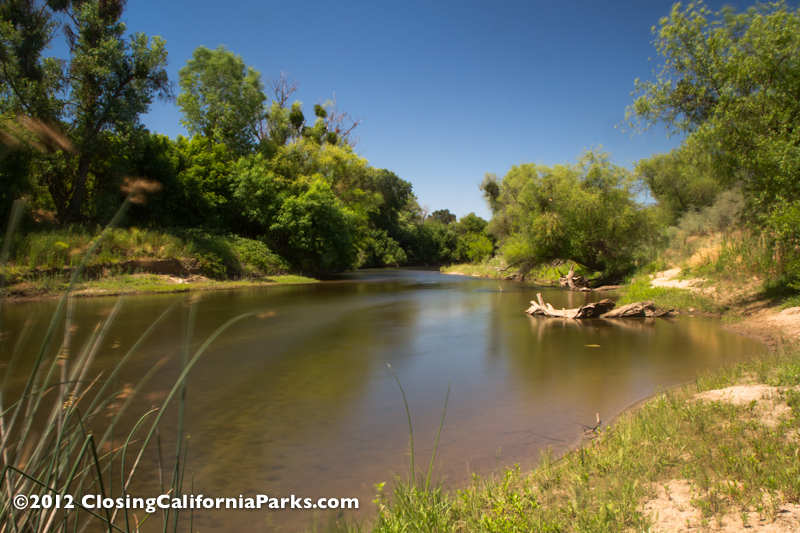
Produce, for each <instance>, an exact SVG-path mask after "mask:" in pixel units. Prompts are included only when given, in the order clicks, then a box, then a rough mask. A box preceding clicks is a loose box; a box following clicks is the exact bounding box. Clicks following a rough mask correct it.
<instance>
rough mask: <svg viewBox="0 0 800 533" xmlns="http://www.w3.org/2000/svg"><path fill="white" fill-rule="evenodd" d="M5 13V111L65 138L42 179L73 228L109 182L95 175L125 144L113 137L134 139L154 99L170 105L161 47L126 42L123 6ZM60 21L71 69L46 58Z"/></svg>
mask: <svg viewBox="0 0 800 533" xmlns="http://www.w3.org/2000/svg"><path fill="white" fill-rule="evenodd" d="M1 6H2V7H1V8H0V15H2V21H0V66H1V67H2V68H0V82H2V83H0V98H1V99H0V108H2V110H3V112H5V113H6V114H7V116H9V115H12V114H17V113H20V114H24V115H26V116H28V117H31V118H32V119H33V120H32V121H28V122H27V123H28V124H33V125H35V126H36V128H38V131H39V132H41V131H45V130H47V131H51V132H52V131H53V130H61V131H62V132H63V133H65V134H66V136H67V137H68V138H69V140H70V141H71V143H55V144H52V143H51V144H50V145H49V146H45V147H44V148H45V150H44V152H45V155H44V156H43V157H42V159H41V161H40V165H39V169H40V173H41V179H42V180H43V181H44V183H45V184H46V186H47V188H48V190H49V192H50V195H51V197H52V201H53V207H54V208H55V209H56V213H57V216H58V219H59V220H60V221H61V222H73V221H77V220H79V219H81V217H82V212H81V210H82V207H83V206H84V204H85V200H86V195H87V191H88V190H89V189H90V188H94V186H95V185H96V183H93V182H97V181H100V180H102V179H103V176H102V175H101V174H99V173H97V172H96V170H97V167H98V165H99V164H101V163H102V161H103V159H104V158H105V157H107V156H108V155H109V154H110V153H112V152H115V151H117V150H118V147H119V146H120V145H123V146H124V144H125V143H114V142H110V137H111V136H118V137H119V136H121V137H123V138H124V137H126V136H129V135H131V134H132V133H133V132H134V131H135V130H136V129H137V128H138V127H139V116H140V115H141V114H142V113H145V112H146V111H147V110H148V108H149V106H150V104H151V103H152V101H153V99H154V98H155V97H160V98H165V99H168V98H171V97H172V92H171V87H170V85H169V81H168V78H167V73H166V70H165V66H166V62H167V51H166V48H165V46H164V40H163V39H161V38H160V37H155V38H153V39H152V40H150V39H148V37H147V36H145V35H144V34H142V33H135V34H133V35H132V36H130V38H127V39H126V38H125V31H126V27H125V24H124V23H122V22H120V17H121V15H122V12H123V9H124V6H125V1H124V0H64V1H59V2H56V1H51V2H44V3H42V2H37V1H35V0H5V1H4V2H3V3H2V4H1ZM57 14H61V15H63V18H64V20H65V22H64V23H63V24H62V25H61V27H60V28H61V32H60V33H61V34H63V35H64V36H65V37H66V40H67V44H68V46H69V59H68V60H67V61H65V62H62V61H59V60H56V59H54V58H47V57H44V56H43V52H44V50H45V49H46V48H48V47H49V46H50V44H51V43H52V41H53V39H54V37H55V35H56V29H57V28H58V22H57V18H56V15H57ZM20 123H22V124H24V123H26V122H25V121H20ZM49 137H50V138H51V139H52V138H58V136H57V135H50V136H49ZM69 148H71V149H69Z"/></svg>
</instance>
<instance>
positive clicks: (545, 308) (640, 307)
mask: <svg viewBox="0 0 800 533" xmlns="http://www.w3.org/2000/svg"><path fill="white" fill-rule="evenodd" d="M536 299H537V300H538V301H536V302H534V301H531V306H530V307H529V308H528V309H527V310H526V311H525V312H526V313H527V314H529V315H531V316H544V317H548V318H575V319H585V318H637V317H670V316H675V315H677V314H678V313H677V312H675V310H674V309H670V310H668V311H664V310H657V309H656V307H655V305H654V304H653V302H651V301H647V302H636V303H632V304H628V305H624V306H622V307H620V308H619V309H615V306H616V304H615V303H614V302H612V301H611V300H609V299H604V300H600V301H599V302H592V303H590V304H586V305H582V306H580V307H579V308H577V309H560V310H559V309H555V308H553V306H552V305H550V304H549V303H546V302H545V301H544V298H542V294H541V293H538V294H537V295H536Z"/></svg>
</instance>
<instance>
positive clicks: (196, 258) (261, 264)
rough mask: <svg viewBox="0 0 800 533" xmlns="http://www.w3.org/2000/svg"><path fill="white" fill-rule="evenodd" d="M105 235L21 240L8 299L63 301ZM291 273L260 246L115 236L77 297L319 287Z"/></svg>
mask: <svg viewBox="0 0 800 533" xmlns="http://www.w3.org/2000/svg"><path fill="white" fill-rule="evenodd" d="M98 235H99V234H98V233H96V232H89V231H85V230H82V229H69V230H54V231H42V232H34V233H29V234H27V235H18V236H16V237H15V242H14V254H13V255H12V257H11V260H10V261H9V264H8V268H7V271H6V280H7V283H8V285H9V287H8V289H7V291H6V293H7V294H8V295H10V296H11V297H43V296H45V297H46V296H54V295H58V294H61V293H63V292H64V291H65V290H66V288H67V286H68V284H69V278H70V273H71V269H72V268H74V267H75V266H76V265H77V264H78V263H79V262H80V259H81V258H82V256H83V254H84V253H85V252H86V250H87V249H88V248H89V246H91V244H92V242H93V241H94V239H96V238H97V236H98ZM136 260H161V261H163V260H173V261H176V262H177V263H179V264H180V265H182V266H183V270H184V273H183V275H181V276H179V275H174V274H173V275H158V274H155V273H148V272H136V271H133V272H131V271H128V270H130V268H127V269H126V268H125V267H124V265H125V264H127V263H129V262H131V261H136ZM288 271H289V267H288V266H287V265H286V263H285V261H283V259H281V258H280V257H279V256H277V255H275V254H273V253H272V252H271V251H270V250H269V249H268V248H267V246H266V245H265V244H264V243H262V242H260V241H256V240H251V239H244V238H241V237H237V236H219V235H210V234H207V233H204V232H202V231H198V230H177V231H172V232H167V231H154V230H139V229H136V228H129V229H114V230H111V231H110V232H109V234H108V236H107V238H106V240H105V241H104V242H103V243H102V244H101V246H100V248H99V249H98V251H97V252H96V254H95V255H94V256H93V257H92V258H91V261H90V263H89V264H88V265H87V269H86V274H85V275H84V276H82V278H81V280H80V281H79V283H78V284H77V286H76V287H75V291H76V294H77V295H99V294H133V293H152V292H183V291H191V290H212V289H219V288H234V287H243V286H252V285H260V284H266V283H308V282H312V281H315V280H313V279H311V278H307V277H303V276H297V275H291V274H288ZM188 272H194V273H195V274H193V275H188Z"/></svg>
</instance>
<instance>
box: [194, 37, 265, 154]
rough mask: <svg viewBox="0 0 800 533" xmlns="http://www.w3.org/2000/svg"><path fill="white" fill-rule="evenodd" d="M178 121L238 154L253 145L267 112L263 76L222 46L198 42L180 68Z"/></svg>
mask: <svg viewBox="0 0 800 533" xmlns="http://www.w3.org/2000/svg"><path fill="white" fill-rule="evenodd" d="M179 74H180V86H181V93H180V95H179V96H178V105H179V106H180V108H181V111H183V119H182V120H181V124H183V125H184V126H186V129H188V130H189V133H191V134H192V135H197V134H199V135H202V136H204V137H205V138H206V139H208V140H209V142H211V143H223V144H225V145H226V146H227V147H228V148H229V149H231V150H233V151H234V152H235V153H237V154H245V153H248V152H250V151H252V149H253V148H254V147H255V146H256V143H257V142H258V137H259V131H260V128H259V126H260V123H261V120H262V118H263V117H264V113H265V107H264V106H265V102H266V100H267V97H266V95H265V94H264V84H263V83H262V81H261V74H260V73H259V72H258V71H257V70H255V69H254V68H253V67H250V66H247V65H245V63H244V60H243V59H242V57H241V56H238V55H236V54H234V53H233V52H231V51H229V50H228V49H227V48H225V47H224V46H219V47H218V48H217V49H216V50H209V49H208V48H206V47H204V46H201V47H199V48H197V49H196V50H195V51H194V53H193V54H192V59H190V60H189V61H187V62H186V66H185V67H183V68H182V69H181V70H180V73H179Z"/></svg>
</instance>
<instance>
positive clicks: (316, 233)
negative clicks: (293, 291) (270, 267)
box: [270, 179, 356, 271]
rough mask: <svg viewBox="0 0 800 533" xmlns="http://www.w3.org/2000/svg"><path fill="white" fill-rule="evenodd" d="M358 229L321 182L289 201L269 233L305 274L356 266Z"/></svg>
mask: <svg viewBox="0 0 800 533" xmlns="http://www.w3.org/2000/svg"><path fill="white" fill-rule="evenodd" d="M355 225H356V216H355V213H354V212H353V211H352V210H350V209H348V208H347V207H345V206H343V205H342V202H341V201H340V200H339V199H338V198H337V197H336V195H334V194H333V191H332V190H331V186H330V185H329V184H328V183H326V182H325V181H322V180H319V179H318V180H315V181H314V182H313V183H311V186H310V187H309V188H308V190H307V191H305V192H304V193H302V194H300V195H298V196H291V197H289V198H287V199H286V201H285V202H284V203H283V205H282V206H281V209H280V212H279V213H278V216H277V218H276V221H275V223H274V224H273V225H272V226H271V227H270V231H271V232H272V233H273V234H274V235H275V236H276V237H277V239H276V241H277V242H278V243H279V246H282V248H281V251H282V252H283V254H284V256H285V257H287V258H289V260H290V261H292V262H293V263H294V264H295V265H297V266H298V267H299V268H301V269H302V270H305V271H316V270H320V269H322V270H343V269H347V268H350V267H351V266H353V264H354V263H355V259H356V253H355V250H354V247H353V230H354V229H355Z"/></svg>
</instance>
